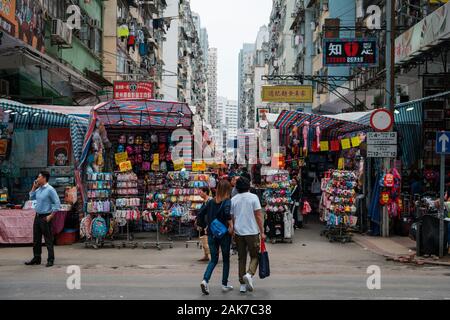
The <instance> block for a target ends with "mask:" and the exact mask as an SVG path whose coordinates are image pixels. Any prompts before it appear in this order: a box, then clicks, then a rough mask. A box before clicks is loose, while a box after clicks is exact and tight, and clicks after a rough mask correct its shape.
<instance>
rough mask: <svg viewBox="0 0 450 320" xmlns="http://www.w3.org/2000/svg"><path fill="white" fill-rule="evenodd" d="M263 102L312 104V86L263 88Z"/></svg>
mask: <svg viewBox="0 0 450 320" xmlns="http://www.w3.org/2000/svg"><path fill="white" fill-rule="evenodd" d="M261 97H262V101H264V102H285V103H312V102H313V89H312V86H263V87H262V93H261Z"/></svg>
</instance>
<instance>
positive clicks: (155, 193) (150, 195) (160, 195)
mask: <svg viewBox="0 0 450 320" xmlns="http://www.w3.org/2000/svg"><path fill="white" fill-rule="evenodd" d="M161 179H163V177H162V175H161V174H159V173H156V174H151V177H150V176H149V179H147V180H146V184H145V189H144V193H145V202H144V205H143V209H142V212H143V213H142V218H143V219H144V221H146V222H149V223H154V224H155V225H156V241H145V242H144V243H143V244H142V245H143V248H144V249H147V248H149V247H156V248H157V249H158V250H162V246H168V247H169V248H173V242H172V241H170V240H168V241H161V239H160V233H161V230H160V228H161V225H160V221H162V220H163V217H165V216H168V214H167V210H166V209H167V207H168V204H167V202H166V203H163V202H162V201H163V200H165V196H164V195H165V192H166V189H165V187H164V184H161V182H162V180H161ZM155 181H156V183H155ZM158 181H159V182H158Z"/></svg>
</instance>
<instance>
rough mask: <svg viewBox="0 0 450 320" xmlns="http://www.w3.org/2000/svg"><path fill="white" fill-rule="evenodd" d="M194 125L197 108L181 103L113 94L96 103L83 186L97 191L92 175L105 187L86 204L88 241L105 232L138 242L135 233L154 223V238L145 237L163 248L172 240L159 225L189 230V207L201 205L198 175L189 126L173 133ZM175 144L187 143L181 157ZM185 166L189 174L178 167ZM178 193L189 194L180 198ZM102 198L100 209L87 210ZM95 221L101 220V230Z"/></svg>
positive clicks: (98, 241) (175, 232) (171, 231)
mask: <svg viewBox="0 0 450 320" xmlns="http://www.w3.org/2000/svg"><path fill="white" fill-rule="evenodd" d="M191 125H192V112H191V110H190V109H189V106H188V105H187V104H183V103H177V102H164V101H155V100H112V101H109V102H106V103H102V104H100V105H98V106H97V107H95V108H94V110H93V111H92V115H91V119H90V128H89V132H88V135H87V136H86V139H85V143H84V147H83V158H82V169H83V173H84V174H83V176H84V179H85V187H86V191H87V192H88V193H89V192H90V191H94V190H92V189H90V185H89V183H88V180H89V178H92V177H96V178H97V181H96V184H94V186H95V187H98V188H99V189H97V191H100V192H97V194H96V193H94V194H93V196H94V197H93V198H92V199H88V201H87V202H86V204H85V208H86V210H85V212H86V214H87V215H86V217H85V219H83V220H84V221H83V223H82V225H83V230H85V233H84V234H83V236H85V238H86V239H87V240H88V243H95V246H97V247H98V246H99V245H100V246H101V245H102V244H104V243H105V240H106V239H108V240H122V245H123V246H125V245H127V244H129V245H131V246H132V247H136V246H137V244H138V243H137V241H136V239H137V238H136V236H137V235H136V233H139V232H148V231H157V236H158V239H157V241H156V243H155V242H153V243H149V242H147V243H146V245H149V244H154V245H155V246H156V247H158V248H160V247H161V245H169V246H172V243H171V241H167V242H164V243H162V242H160V241H159V233H164V234H167V235H170V236H173V237H175V236H179V235H180V233H181V234H183V233H184V234H185V235H186V236H187V237H190V235H188V234H187V233H188V231H187V227H186V228H184V227H185V225H186V224H188V225H191V224H192V220H193V218H192V215H190V214H191V213H192V212H191V211H190V209H195V208H196V207H197V206H198V205H196V204H195V202H196V201H197V200H198V199H197V198H198V196H197V194H196V193H195V192H197V190H195V189H194V188H198V187H199V186H198V182H199V181H197V180H199V179H200V177H199V176H196V175H194V174H190V172H189V170H191V169H192V163H191V158H192V157H191V153H192V142H191V136H190V134H189V135H188V134H187V133H180V134H178V133H176V134H174V140H172V138H173V137H172V134H173V132H174V130H176V129H186V130H190V128H191ZM185 132H187V131H185ZM175 146H176V147H177V148H183V150H182V154H181V159H177V160H176V161H172V150H173V148H175ZM182 169H184V170H183V172H187V173H186V175H183V176H180V175H177V173H178V172H179V171H180V170H182ZM174 172H175V173H174ZM201 179H203V177H201ZM185 180H186V181H185ZM180 183H181V184H180ZM101 189H103V190H101ZM102 191H103V192H102ZM97 197H100V199H98V198H97ZM181 197H183V200H185V201H183V202H180V203H175V201H174V200H175V199H176V200H177V201H178V200H179V198H181ZM194 197H196V198H195V199H194ZM97 200H100V203H101V204H100V208H101V209H102V210H101V211H98V212H89V210H87V209H88V208H90V207H92V206H94V207H95V206H96V205H95V203H96V201H97ZM105 205H106V206H105ZM97 208H98V205H97ZM105 208H106V210H105ZM175 220H176V222H175ZM97 224H98V225H102V226H103V227H102V228H99V229H100V230H98V232H97V230H94V226H96V225H97ZM190 229H193V228H190ZM189 231H191V230H189ZM109 243H110V244H112V245H114V243H113V242H111V241H109Z"/></svg>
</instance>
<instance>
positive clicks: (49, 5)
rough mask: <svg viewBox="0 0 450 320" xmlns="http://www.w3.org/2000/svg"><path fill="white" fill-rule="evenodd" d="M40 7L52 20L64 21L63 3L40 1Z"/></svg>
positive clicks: (59, 1)
mask: <svg viewBox="0 0 450 320" xmlns="http://www.w3.org/2000/svg"><path fill="white" fill-rule="evenodd" d="M41 3H42V7H43V8H44V10H45V11H47V12H48V13H49V15H50V16H51V17H52V18H54V19H64V17H65V8H64V1H61V0H42V1H41Z"/></svg>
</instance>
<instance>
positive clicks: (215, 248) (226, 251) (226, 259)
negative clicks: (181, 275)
mask: <svg viewBox="0 0 450 320" xmlns="http://www.w3.org/2000/svg"><path fill="white" fill-rule="evenodd" d="M208 245H209V250H210V252H211V261H209V264H208V266H207V267H206V271H205V275H204V276H203V280H205V281H206V282H209V280H210V279H211V275H212V273H213V271H214V268H215V267H216V265H217V263H218V262H219V248H220V249H221V250H222V258H223V274H222V284H223V285H224V286H226V285H227V284H228V276H229V274H230V249H231V236H230V235H229V234H228V233H227V234H226V235H224V236H223V238H222V239H220V240H216V239H214V238H213V237H212V236H211V235H208Z"/></svg>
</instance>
